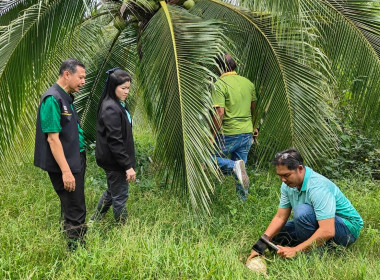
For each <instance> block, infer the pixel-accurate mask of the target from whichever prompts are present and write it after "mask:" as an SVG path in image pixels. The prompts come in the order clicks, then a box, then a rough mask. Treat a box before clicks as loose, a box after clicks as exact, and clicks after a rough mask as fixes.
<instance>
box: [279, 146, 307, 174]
mask: <svg viewBox="0 0 380 280" xmlns="http://www.w3.org/2000/svg"><path fill="white" fill-rule="evenodd" d="M272 164H273V165H274V166H279V165H285V166H286V167H287V168H288V169H289V170H296V169H297V168H298V166H299V165H302V166H305V165H304V164H303V158H302V156H301V154H300V153H299V151H298V150H297V149H295V148H290V149H287V150H285V151H282V152H279V153H277V154H276V155H275V156H274V159H273V161H272Z"/></svg>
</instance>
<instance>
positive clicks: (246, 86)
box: [211, 72, 257, 135]
mask: <svg viewBox="0 0 380 280" xmlns="http://www.w3.org/2000/svg"><path fill="white" fill-rule="evenodd" d="M211 96H212V100H213V106H214V107H223V108H224V117H223V123H222V129H223V133H224V134H226V135H234V134H242V133H252V132H253V125H252V115H251V102H252V101H256V100H257V98H256V94H255V86H254V85H253V83H252V82H251V81H250V80H248V79H247V78H244V77H242V76H239V75H237V74H236V72H227V73H224V74H223V75H222V76H221V77H220V78H219V79H218V80H217V81H216V83H215V89H214V90H213V91H212V94H211Z"/></svg>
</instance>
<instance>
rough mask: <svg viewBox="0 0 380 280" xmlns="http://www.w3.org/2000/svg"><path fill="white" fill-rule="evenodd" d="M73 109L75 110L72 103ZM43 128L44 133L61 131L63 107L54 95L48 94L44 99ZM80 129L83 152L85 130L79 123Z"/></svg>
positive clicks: (42, 105) (42, 108) (80, 148)
mask: <svg viewBox="0 0 380 280" xmlns="http://www.w3.org/2000/svg"><path fill="white" fill-rule="evenodd" d="M70 107H71V110H74V108H73V105H72V104H70ZM40 119H41V129H42V132H43V133H56V132H58V133H59V132H61V131H62V127H61V109H60V108H59V104H58V102H57V100H56V99H55V98H54V96H48V97H46V98H45V99H44V101H43V102H42V104H41V109H40ZM78 131H79V151H80V152H83V151H84V150H85V149H86V143H85V142H84V136H83V130H82V128H81V127H80V125H79V124H78Z"/></svg>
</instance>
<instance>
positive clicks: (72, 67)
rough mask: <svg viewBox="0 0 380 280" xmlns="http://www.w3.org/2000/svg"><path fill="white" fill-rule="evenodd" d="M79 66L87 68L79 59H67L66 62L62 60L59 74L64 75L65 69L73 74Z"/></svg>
mask: <svg viewBox="0 0 380 280" xmlns="http://www.w3.org/2000/svg"><path fill="white" fill-rule="evenodd" d="M78 66H80V67H82V68H83V69H86V67H84V64H83V63H82V62H80V61H79V60H78V59H76V58H68V59H66V60H65V61H64V62H62V64H61V67H60V68H59V76H62V75H63V72H65V71H69V72H70V73H71V74H74V73H75V72H77V67H78Z"/></svg>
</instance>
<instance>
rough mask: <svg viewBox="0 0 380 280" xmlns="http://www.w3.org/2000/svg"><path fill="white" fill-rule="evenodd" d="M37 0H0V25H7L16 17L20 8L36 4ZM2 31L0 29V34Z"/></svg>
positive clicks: (23, 8)
mask: <svg viewBox="0 0 380 280" xmlns="http://www.w3.org/2000/svg"><path fill="white" fill-rule="evenodd" d="M37 2H38V0H1V1H0V26H7V25H8V24H9V23H10V22H11V21H12V20H14V19H16V18H17V17H18V15H19V13H20V12H21V11H22V10H25V9H26V8H28V7H30V6H31V5H33V4H36V3H37ZM1 33H2V31H1V29H0V34H1Z"/></svg>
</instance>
